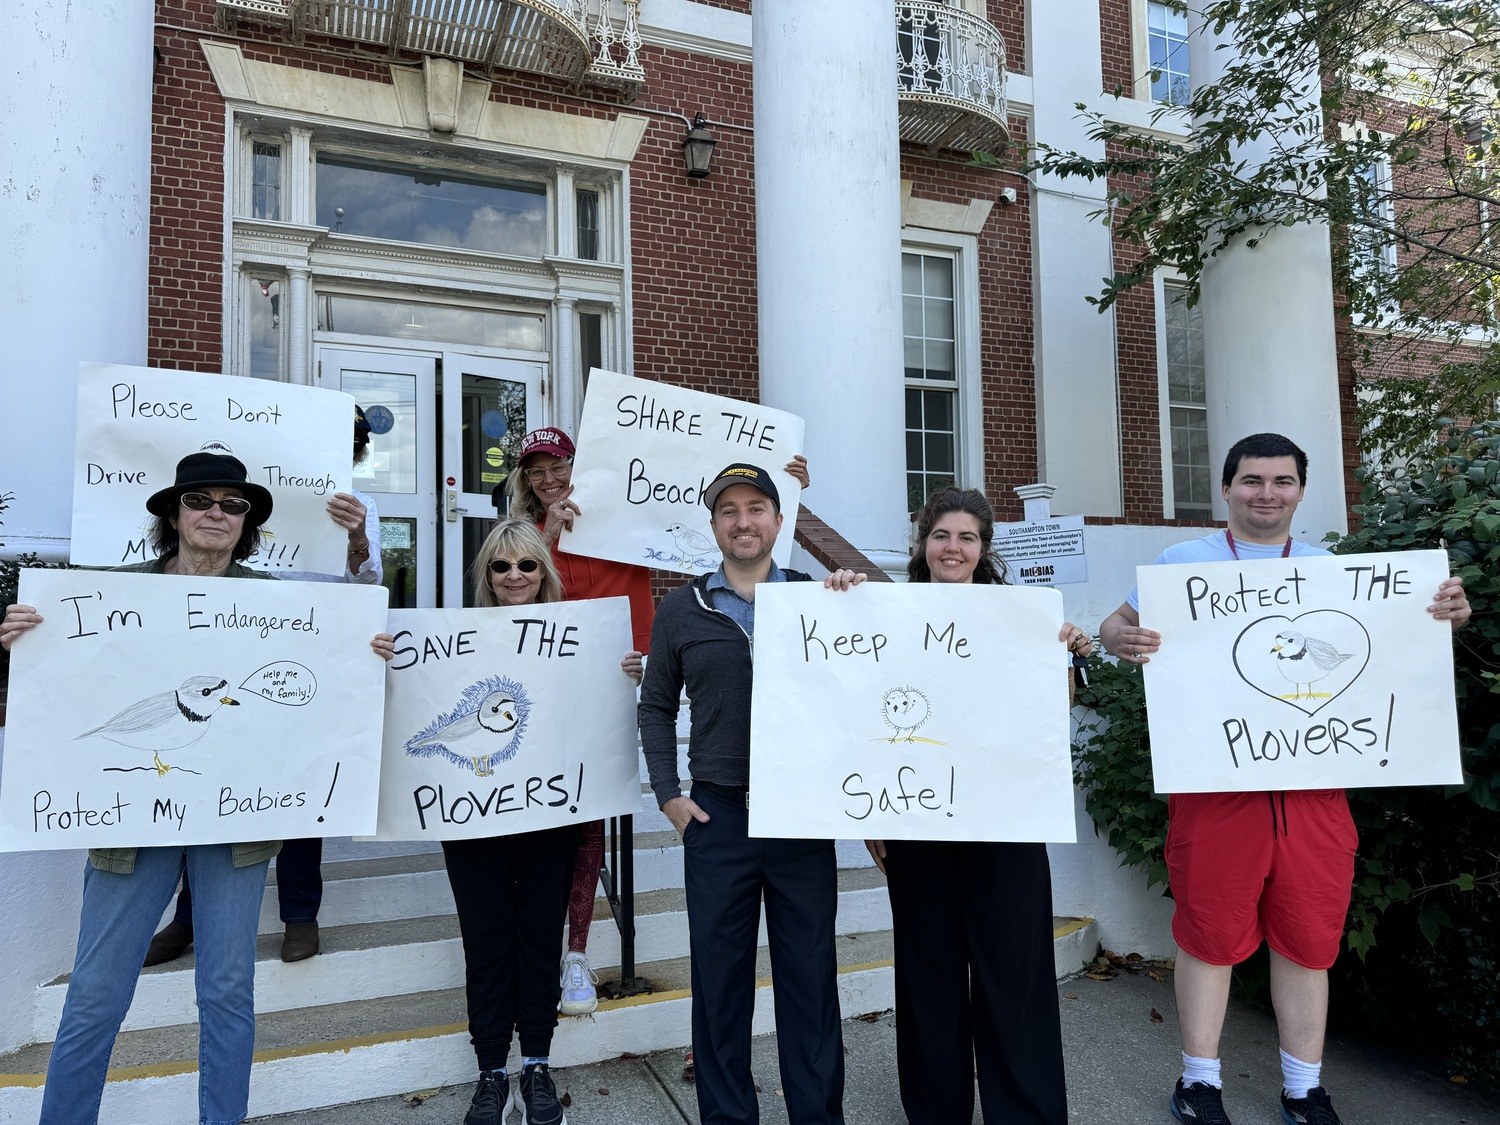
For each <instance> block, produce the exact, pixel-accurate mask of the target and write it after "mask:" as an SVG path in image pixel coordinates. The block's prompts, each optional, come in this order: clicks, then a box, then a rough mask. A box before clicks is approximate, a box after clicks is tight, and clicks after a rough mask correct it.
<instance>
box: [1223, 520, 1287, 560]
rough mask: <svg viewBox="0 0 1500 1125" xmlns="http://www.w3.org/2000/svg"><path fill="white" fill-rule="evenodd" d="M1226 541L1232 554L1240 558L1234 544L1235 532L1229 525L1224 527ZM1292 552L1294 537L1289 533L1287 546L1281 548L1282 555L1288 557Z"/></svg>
mask: <svg viewBox="0 0 1500 1125" xmlns="http://www.w3.org/2000/svg"><path fill="white" fill-rule="evenodd" d="M1224 542H1226V543H1228V544H1229V553H1230V554H1231V555H1233V556H1234V557H1235V558H1239V557H1240V553H1239V551H1237V550H1236V549H1235V546H1234V533H1233V532H1231V531H1230V530H1229V529H1228V528H1227V527H1226V528H1225V529H1224ZM1291 553H1292V537H1291V536H1290V535H1288V536H1287V537H1286V546H1285V547H1283V548H1281V557H1282V558H1286V557H1288V556H1289V555H1290V554H1291Z"/></svg>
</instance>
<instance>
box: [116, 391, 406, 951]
mask: <svg viewBox="0 0 1500 1125" xmlns="http://www.w3.org/2000/svg"><path fill="white" fill-rule="evenodd" d="M369 455H370V423H369V422H368V421H367V420H366V419H365V412H364V411H363V410H362V409H360V407H359V406H358V405H357V404H356V405H355V407H354V464H355V466H356V467H357V466H359V465H360V464H361V463H362V462H363V461H364V460H365V459H366V458H368V457H369ZM328 518H329V519H331V520H333V522H334V523H336V524H338V525H339V527H341V528H342V529H344V530H345V531H346V532H348V534H349V553H348V556H347V558H346V559H345V562H344V571H343V573H342V574H320V573H316V572H313V571H303V570H293V571H285V572H283V573H281V574H280V575H278V577H279V578H281V579H282V581H285V582H352V583H357V584H359V585H365V586H379V585H380V583H381V580H382V578H383V577H384V574H383V572H382V570H381V565H380V513H379V512H377V511H376V510H375V499H374V497H372V496H367V495H365V494H364V493H363V492H358V491H352V490H351V491H350V492H335V493H334V494H333V495H332V496H330V497H329V498H328ZM276 903H277V906H278V907H279V908H280V913H281V922H282V925H283V927H284V932H283V934H282V938H281V959H282V960H283V961H304V960H306V959H307V958H309V957H311V956H313V955H314V954H315V953H317V952H318V950H319V948H320V942H321V939H320V937H319V934H318V910H319V909H320V908H321V907H322V905H323V841H322V839H321V838H317V837H315V838H311V839H305V840H284V841H282V845H281V853H280V854H279V855H278V856H277V857H276ZM192 944H193V896H192V890H191V885H190V883H189V882H188V881H187V880H184V881H183V884H182V891H181V893H180V894H178V896H177V909H176V910H175V911H173V914H172V920H171V921H170V922H168V923H167V924H166V925H165V926H163V927H162V928H161V929H160V930H159V931H157V934H156V936H155V937H153V938H152V939H151V945H150V947H149V948H148V949H147V950H146V962H145V967H146V968H150V967H151V966H152V965H163V964H166V963H167V962H168V961H175V960H177V958H179V957H181V956H182V955H183V954H184V953H186V952H187V950H188V946H190V945H192Z"/></svg>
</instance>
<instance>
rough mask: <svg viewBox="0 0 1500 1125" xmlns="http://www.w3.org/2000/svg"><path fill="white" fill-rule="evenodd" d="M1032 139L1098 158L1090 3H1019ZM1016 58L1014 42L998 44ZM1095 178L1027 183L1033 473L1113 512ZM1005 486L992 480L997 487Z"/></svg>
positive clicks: (1106, 245) (1104, 257) (1114, 402)
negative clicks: (1025, 22)
mask: <svg viewBox="0 0 1500 1125" xmlns="http://www.w3.org/2000/svg"><path fill="white" fill-rule="evenodd" d="M1029 14H1030V17H1031V73H1032V90H1033V98H1034V100H1035V106H1034V109H1033V111H1032V128H1033V129H1034V130H1035V139H1036V140H1037V141H1040V142H1043V143H1046V144H1049V145H1053V146H1055V147H1057V148H1059V149H1062V150H1065V151H1066V150H1071V151H1073V152H1079V153H1084V154H1088V155H1093V156H1100V157H1102V156H1103V155H1104V148H1103V146H1102V145H1100V144H1098V143H1096V142H1094V141H1092V140H1090V139H1089V137H1088V124H1087V122H1085V121H1083V120H1082V119H1081V115H1080V114H1079V112H1078V110H1077V108H1076V105H1075V103H1076V102H1078V100H1079V98H1080V97H1086V98H1090V99H1091V98H1092V96H1093V92H1094V91H1097V90H1098V89H1099V74H1100V68H1101V66H1102V63H1101V47H1100V38H1099V2H1098V0H1044V2H1042V3H1037V4H1033V5H1031V6H1030V8H1029ZM1006 46H1007V48H1008V49H1009V50H1010V51H1011V52H1012V53H1013V54H1014V55H1015V57H1017V58H1019V57H1020V55H1021V47H1022V44H1019V43H1016V44H1006ZM1104 192H1105V185H1104V184H1103V183H1102V182H1097V183H1089V182H1085V181H1083V180H1057V179H1053V178H1050V177H1040V178H1039V179H1038V180H1037V182H1036V184H1035V186H1034V188H1033V190H1032V219H1031V224H1032V249H1033V257H1032V271H1033V272H1032V278H1033V280H1032V294H1033V298H1032V299H1033V301H1034V302H1035V306H1034V309H1033V313H1032V316H1033V324H1034V329H1035V332H1036V343H1035V347H1034V354H1035V362H1036V409H1037V452H1038V461H1039V462H1040V464H1039V465H1038V466H1037V469H1038V473H1039V475H1038V477H1037V479H1038V480H1044V481H1047V482H1048V483H1049V484H1052V485H1055V486H1056V488H1057V495H1056V497H1055V499H1054V502H1053V507H1055V508H1056V509H1057V510H1058V511H1059V512H1062V513H1069V514H1076V513H1080V512H1081V513H1084V514H1087V515H1093V516H1118V515H1122V514H1123V507H1122V500H1121V494H1120V408H1119V387H1118V381H1117V378H1116V374H1117V373H1116V368H1115V317H1114V313H1113V311H1110V312H1107V313H1105V314H1103V315H1100V314H1099V313H1098V312H1096V311H1095V309H1094V306H1092V305H1090V304H1089V303H1088V301H1087V298H1089V297H1092V296H1096V295H1097V294H1098V293H1099V290H1100V287H1101V279H1102V278H1104V277H1108V276H1110V275H1111V274H1113V273H1114V268H1113V263H1112V262H1111V257H1110V250H1111V244H1110V236H1109V228H1107V227H1105V226H1104V225H1102V224H1101V223H1100V222H1099V221H1098V220H1097V219H1095V218H1092V217H1091V216H1092V214H1093V213H1094V212H1096V211H1098V210H1100V209H1101V208H1102V207H1103V206H1104ZM1012 483H1014V482H1011V481H995V482H993V486H994V487H995V488H996V489H999V488H1002V487H1005V486H1008V485H1010V484H1012Z"/></svg>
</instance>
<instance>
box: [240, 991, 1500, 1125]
mask: <svg viewBox="0 0 1500 1125" xmlns="http://www.w3.org/2000/svg"><path fill="white" fill-rule="evenodd" d="M1166 977H1167V979H1166V981H1165V983H1163V982H1158V981H1155V980H1152V979H1151V978H1150V977H1149V976H1146V975H1139V976H1136V975H1131V974H1129V973H1121V974H1120V975H1119V976H1118V977H1117V978H1116V979H1114V980H1110V981H1094V980H1089V979H1087V978H1082V979H1078V980H1072V981H1067V982H1065V983H1063V984H1060V985H1058V986H1057V991H1058V998H1059V999H1058V1003H1059V1005H1060V1007H1061V1010H1062V1026H1063V1044H1064V1050H1065V1051H1066V1054H1067V1067H1068V1104H1069V1112H1068V1120H1069V1122H1070V1123H1077V1125H1150V1123H1158V1125H1171V1122H1172V1121H1173V1118H1172V1116H1171V1114H1170V1113H1169V1111H1168V1110H1167V1096H1168V1094H1169V1092H1170V1091H1171V1089H1172V1084H1173V1082H1174V1081H1176V1078H1177V1074H1178V1072H1179V1063H1180V1055H1179V1047H1178V1043H1177V1025H1176V1012H1175V1008H1174V1005H1173V1001H1172V984H1171V975H1170V973H1168V974H1166ZM1153 1011H1155V1012H1156V1013H1158V1014H1160V1016H1161V1017H1162V1019H1161V1021H1160V1022H1155V1021H1153V1019H1152V1012H1153ZM844 1043H845V1047H846V1050H847V1052H848V1068H847V1069H848V1079H847V1083H846V1093H845V1098H844V1114H845V1117H846V1119H847V1120H848V1121H849V1122H850V1125H904V1122H905V1120H906V1118H905V1116H904V1115H903V1114H902V1112H901V1103H900V1099H899V1097H898V1094H897V1089H896V1074H895V1070H894V1061H895V1052H896V1029H895V1022H894V1019H893V1017H892V1016H891V1015H890V1014H889V1013H888V1014H886V1015H883V1016H877V1017H874V1018H873V1019H870V1020H858V1019H856V1020H849V1021H848V1022H846V1023H845V1024H844ZM754 1057H755V1063H754V1066H755V1075H756V1078H757V1081H758V1082H759V1083H760V1085H761V1088H762V1094H761V1121H762V1122H763V1123H764V1125H785V1122H786V1120H787V1116H786V1108H785V1105H784V1104H783V1103H782V1101H781V1099H780V1097H779V1096H778V1094H777V1088H778V1086H779V1085H780V1082H779V1079H778V1077H777V1069H776V1040H775V1037H774V1036H767V1037H765V1038H762V1039H758V1040H756V1041H755V1056H754ZM1223 1057H1224V1060H1225V1061H1224V1075H1225V1080H1226V1090H1225V1098H1224V1102H1225V1108H1226V1109H1227V1110H1228V1112H1229V1114H1230V1116H1231V1118H1233V1120H1234V1121H1235V1122H1236V1125H1274V1123H1276V1122H1279V1121H1280V1120H1281V1118H1280V1116H1279V1113H1278V1102H1277V1093H1278V1086H1279V1083H1280V1065H1279V1063H1278V1060H1277V1053H1276V1027H1275V1023H1274V1021H1273V1020H1272V1018H1271V1016H1270V1015H1269V1014H1268V1013H1265V1012H1259V1011H1253V1010H1251V1009H1248V1008H1245V1007H1244V1006H1242V1005H1231V1008H1230V1012H1229V1019H1228V1022H1227V1026H1226V1027H1225V1031H1224V1042H1223ZM682 1070H683V1059H682V1052H681V1051H663V1052H660V1053H658V1054H655V1055H648V1056H644V1057H641V1058H622V1059H614V1060H611V1061H609V1062H603V1063H595V1064H593V1065H590V1066H578V1067H570V1068H567V1069H562V1070H558V1071H557V1072H556V1077H557V1085H558V1091H559V1093H563V1092H566V1093H567V1095H568V1099H569V1102H570V1104H569V1105H568V1107H567V1113H568V1120H569V1122H570V1123H571V1125H651V1123H655V1122H660V1123H662V1125H678V1123H679V1122H689V1123H691V1122H696V1121H697V1119H698V1117H697V1111H696V1102H695V1100H694V1093H693V1085H692V1083H691V1082H686V1081H684V1080H683V1077H682ZM1324 1075H1325V1078H1326V1084H1327V1086H1328V1089H1329V1092H1330V1093H1331V1094H1332V1095H1333V1102H1334V1106H1335V1108H1337V1109H1338V1111H1339V1116H1340V1117H1342V1118H1343V1120H1344V1123H1345V1125H1393V1123H1398V1122H1399V1123H1401V1125H1428V1123H1431V1125H1439V1123H1441V1125H1481V1123H1483V1125H1493V1123H1500V1096H1495V1095H1488V1096H1487V1095H1482V1094H1479V1093H1477V1092H1475V1091H1472V1090H1468V1089H1466V1088H1464V1087H1462V1086H1459V1085H1456V1084H1454V1083H1452V1082H1448V1081H1446V1079H1445V1077H1444V1076H1443V1075H1442V1074H1440V1073H1438V1072H1437V1071H1436V1070H1435V1069H1434V1064H1433V1063H1431V1062H1429V1061H1426V1060H1419V1059H1416V1058H1413V1057H1411V1056H1409V1055H1405V1054H1402V1053H1400V1052H1396V1051H1389V1050H1385V1049H1383V1048H1379V1047H1372V1046H1371V1045H1369V1044H1368V1043H1362V1042H1361V1043H1355V1042H1351V1041H1348V1040H1342V1039H1334V1040H1330V1041H1329V1044H1328V1049H1327V1057H1326V1059H1325V1062H1324ZM471 1090H472V1087H468V1086H462V1087H450V1088H448V1089H444V1090H438V1091H427V1092H425V1093H420V1094H412V1095H408V1096H406V1097H404V1098H385V1099H381V1100H378V1101H372V1102H361V1103H358V1104H356V1105H344V1106H337V1107H335V1108H332V1109H323V1110H312V1111H308V1112H304V1113H297V1114H290V1115H286V1116H279V1117H262V1118H256V1119H255V1121H254V1122H253V1123H251V1125H271V1123H272V1122H275V1123H277V1125H458V1123H459V1122H461V1121H462V1120H463V1116H464V1111H465V1110H466V1109H467V1108H468V1103H469V1095H470V1092H471ZM518 1120H519V1118H518V1117H516V1118H512V1121H518ZM975 1120H976V1121H979V1120H980V1117H979V1114H978V1112H977V1111H976V1113H975ZM991 1125H1004V1123H999V1122H996V1123H991Z"/></svg>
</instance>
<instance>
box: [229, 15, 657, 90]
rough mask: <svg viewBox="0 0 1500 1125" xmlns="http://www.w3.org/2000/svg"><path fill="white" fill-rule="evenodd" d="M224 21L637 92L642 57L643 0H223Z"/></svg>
mask: <svg viewBox="0 0 1500 1125" xmlns="http://www.w3.org/2000/svg"><path fill="white" fill-rule="evenodd" d="M217 4H218V15H219V19H220V22H221V23H223V24H224V25H225V26H227V27H232V26H234V25H235V24H236V23H238V22H239V21H241V20H248V21H252V22H255V23H261V24H269V25H271V26H274V27H279V28H282V29H283V30H284V32H285V33H286V35H287V36H288V38H291V39H295V40H300V39H301V38H302V37H303V36H306V35H323V36H327V37H329V38H331V39H345V40H353V41H355V42H358V43H373V44H377V45H379V46H382V47H385V48H386V49H388V50H389V51H390V52H391V53H393V54H394V53H396V52H398V51H414V52H416V53H418V54H423V55H435V56H438V57H441V58H449V59H458V60H460V61H462V62H466V63H473V64H477V65H478V66H480V67H482V68H483V69H485V70H486V71H496V70H522V71H527V72H529V73H532V74H546V75H550V76H551V77H554V78H562V79H565V80H567V81H569V82H572V83H574V84H587V85H591V86H608V87H611V88H613V89H616V90H620V91H622V92H624V93H626V94H634V93H635V92H636V91H637V90H638V89H639V88H640V87H641V85H642V84H643V83H644V82H645V80H646V73H645V71H644V70H643V69H642V67H641V61H640V47H641V32H640V20H639V14H640V0H623V4H624V9H625V20H624V24H623V26H620V27H617V26H616V25H615V24H614V22H613V21H612V20H611V19H610V18H609V0H600V3H599V5H598V7H599V10H598V11H597V12H596V13H592V14H591V13H590V11H589V7H590V5H589V0H217Z"/></svg>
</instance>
